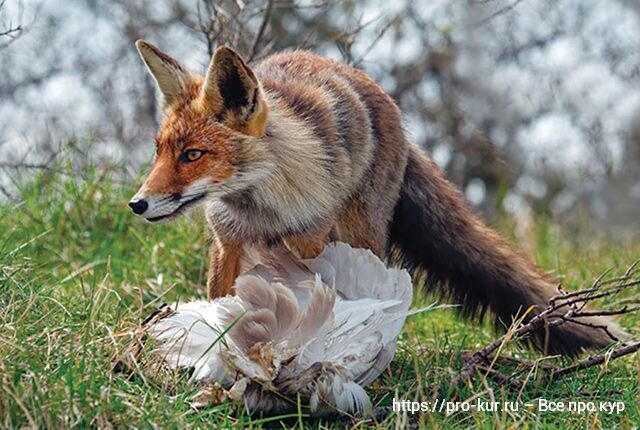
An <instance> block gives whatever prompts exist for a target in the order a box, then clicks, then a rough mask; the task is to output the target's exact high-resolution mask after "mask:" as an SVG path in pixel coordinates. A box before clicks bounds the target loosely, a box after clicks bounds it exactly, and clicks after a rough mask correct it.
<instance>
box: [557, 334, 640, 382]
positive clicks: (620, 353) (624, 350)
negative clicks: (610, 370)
mask: <svg viewBox="0 0 640 430" xmlns="http://www.w3.org/2000/svg"><path fill="white" fill-rule="evenodd" d="M638 350H640V342H634V343H631V344H629V345H625V346H621V347H619V348H616V349H614V350H613V351H611V352H609V353H607V354H602V355H597V356H595V357H591V358H589V359H587V360H584V361H581V362H579V363H576V364H573V365H571V366H567V367H563V368H561V369H557V370H555V371H554V372H553V373H552V374H551V376H550V377H549V379H550V380H551V381H556V380H558V379H560V378H562V377H563V376H566V375H569V374H571V373H575V372H577V371H579V370H583V369H587V368H589V367H593V366H598V365H600V364H602V363H605V362H607V361H609V360H614V359H616V358H619V357H624V356H625V355H629V354H633V353H634V352H636V351H638Z"/></svg>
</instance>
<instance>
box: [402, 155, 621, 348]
mask: <svg viewBox="0 0 640 430" xmlns="http://www.w3.org/2000/svg"><path fill="white" fill-rule="evenodd" d="M390 237H391V244H392V247H393V248H392V251H393V253H392V256H395V257H396V258H398V259H400V260H401V262H402V264H403V265H404V266H405V267H408V268H410V269H411V270H412V271H413V273H414V276H416V277H417V279H420V276H422V277H423V279H424V280H425V281H426V284H427V285H428V286H432V287H436V286H437V287H439V288H441V289H442V292H443V293H444V294H445V295H446V296H448V297H449V298H450V299H451V300H452V301H453V302H455V303H458V304H460V305H462V307H461V309H462V312H463V314H466V315H467V316H482V315H483V314H484V313H485V311H486V310H487V309H488V310H489V311H490V312H491V313H492V314H494V315H495V316H496V325H497V326H502V327H506V326H509V325H510V323H511V322H512V321H513V318H514V317H517V316H519V315H523V314H524V312H525V311H526V310H527V309H529V308H530V307H531V306H533V307H534V308H533V311H532V312H530V313H529V314H528V315H529V318H530V317H531V316H532V315H534V314H535V313H536V312H540V311H541V310H543V309H544V308H546V307H547V305H548V302H549V299H550V298H551V297H553V296H555V295H557V294H558V291H557V288H556V285H557V283H556V282H554V281H553V279H551V278H550V277H549V276H548V275H546V274H544V273H542V272H541V271H540V270H539V269H537V268H536V267H535V265H534V264H533V263H531V262H530V261H528V260H527V259H525V258H524V257H522V256H521V255H519V254H518V253H516V252H515V251H513V250H512V249H511V248H510V247H509V245H508V244H507V243H506V242H505V241H504V240H503V239H502V238H500V237H499V236H498V235H497V234H496V233H495V232H493V231H492V230H491V229H489V228H488V227H487V226H485V225H484V224H483V223H482V222H481V221H480V220H479V219H478V218H477V217H476V216H474V215H473V213H472V212H471V211H470V210H469V209H468V207H467V205H466V204H465V202H464V199H463V198H462V196H460V195H459V194H458V193H457V192H456V191H455V190H454V189H453V188H452V186H451V185H450V184H449V183H448V182H447V181H446V180H445V179H444V177H443V175H442V173H441V171H440V169H439V168H438V167H437V166H436V165H435V164H434V163H433V161H431V160H430V159H429V158H428V157H427V156H426V155H424V154H422V153H421V152H420V151H419V150H418V149H417V148H411V150H410V155H409V161H408V164H407V168H406V172H405V178H404V184H403V186H402V190H401V195H400V200H399V201H398V204H397V206H396V210H395V214H394V219H393V222H392V226H391V231H390ZM581 322H583V323H590V324H592V325H607V326H608V328H609V329H608V331H609V332H610V333H612V334H614V335H615V336H616V337H624V332H623V331H622V330H621V329H620V328H618V326H617V325H616V324H615V323H613V322H612V321H611V320H609V319H607V318H603V317H590V318H583V319H582V320H581ZM534 341H535V343H536V345H537V346H538V347H539V348H540V349H542V350H544V351H545V352H548V353H552V354H556V353H562V354H567V355H575V354H577V353H579V352H581V351H582V350H583V349H595V348H601V347H604V346H606V345H608V344H610V343H611V342H612V339H611V337H610V336H608V335H607V333H606V332H605V331H604V330H602V329H598V328H594V327H590V326H586V325H582V324H576V323H571V322H567V323H565V324H562V325H560V326H558V327H554V328H551V329H548V330H541V331H540V333H537V334H536V338H535V339H534Z"/></svg>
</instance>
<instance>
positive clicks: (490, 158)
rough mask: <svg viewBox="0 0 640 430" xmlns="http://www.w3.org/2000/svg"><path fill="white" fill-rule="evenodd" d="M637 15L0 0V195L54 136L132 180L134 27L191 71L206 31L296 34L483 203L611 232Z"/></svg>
mask: <svg viewBox="0 0 640 430" xmlns="http://www.w3.org/2000/svg"><path fill="white" fill-rule="evenodd" d="M639 19H640V2H638V1H635V0H610V1H607V2H604V1H600V0H565V1H562V2H557V1H554V0H460V1H448V0H418V1H410V0H396V1H392V2H379V1H374V0H300V1H294V0H244V1H243V0H22V1H20V0H4V1H0V76H1V78H0V194H1V196H0V198H2V199H9V200H10V199H15V198H16V196H17V194H16V193H15V189H16V187H15V186H14V185H15V184H14V182H15V178H16V177H17V176H23V175H24V174H25V173H24V171H27V172H29V171H32V170H38V171H40V170H43V169H44V170H46V169H48V168H50V166H52V165H54V164H55V163H53V162H52V161H53V160H54V159H55V157H56V155H57V154H58V153H59V152H60V151H63V150H64V149H67V148H69V147H71V148H73V151H72V152H73V154H74V157H75V161H76V162H78V163H82V162H84V161H87V160H88V161H91V162H96V163H98V164H118V165H121V166H122V168H121V169H120V170H119V171H120V172H121V175H122V178H121V180H122V181H124V182H125V183H130V182H131V181H132V180H133V179H134V178H139V176H140V174H141V171H142V169H143V166H144V165H145V163H148V162H149V161H150V160H151V157H152V155H153V136H154V132H155V129H156V127H157V124H158V120H159V115H160V113H159V112H158V108H157V105H156V102H155V88H154V86H153V83H152V81H151V79H150V78H149V77H148V76H147V73H146V72H145V71H144V68H143V65H142V62H141V61H140V60H139V59H138V55H137V52H136V50H135V48H134V46H133V44H134V42H135V40H137V39H138V38H145V39H148V40H150V41H152V42H153V43H154V44H156V45H158V46H159V47H160V48H161V49H163V50H165V51H166V52H168V53H170V54H171V55H173V56H174V57H176V58H178V59H179V60H180V61H182V62H184V63H185V64H186V65H188V67H190V68H191V69H192V70H194V71H197V72H200V73H202V72H203V71H204V70H205V68H206V65H207V63H208V60H209V58H210V55H211V53H212V52H213V50H214V49H215V47H216V46H218V45H220V44H228V45H230V46H233V47H234V48H236V49H237V50H239V51H240V52H241V53H242V54H243V55H244V56H245V57H246V58H247V59H250V60H251V61H254V62H255V61H259V60H260V59H261V58H262V57H264V56H266V55H268V54H269V53H270V52H273V51H278V50H283V49H294V48H306V49H312V50H314V51H316V52H319V53H322V54H324V55H327V56H329V57H332V58H335V59H338V60H341V61H344V62H348V63H351V64H353V65H355V66H357V67H360V68H363V69H364V70H366V71H367V72H368V73H370V74H371V75H372V76H373V77H374V78H375V79H376V80H377V81H378V82H379V83H380V84H381V85H382V86H383V87H384V88H385V89H386V90H387V91H388V92H389V93H390V94H391V95H392V96H393V97H394V98H395V100H397V102H398V104H399V105H400V107H401V109H402V111H403V113H404V116H405V119H406V127H407V130H408V131H409V133H410V135H411V136H412V139H413V140H414V141H415V142H416V143H417V144H418V145H420V146H422V147H424V148H425V149H427V150H428V151H429V152H430V154H431V155H432V156H433V158H434V159H435V160H436V162H437V163H438V164H439V165H440V166H441V167H442V168H443V169H445V171H446V173H447V176H448V178H449V179H450V180H451V181H453V182H454V183H455V184H456V185H457V186H459V187H460V189H461V190H462V191H463V192H464V194H465V196H466V197H467V199H468V200H469V201H470V203H471V204H473V205H474V206H476V208H477V209H478V211H480V212H481V213H482V214H483V215H484V216H485V218H487V219H489V220H493V221H495V220H497V219H499V218H500V217H501V216H502V215H504V214H508V215H512V216H513V218H515V219H516V220H518V223H519V225H526V224H527V222H529V220H531V219H536V220H538V219H540V218H541V217H542V218H547V219H549V220H551V221H553V222H558V223H561V224H564V225H566V226H568V227H569V228H571V227H572V226H579V225H584V223H585V221H586V222H587V223H588V224H589V225H590V226H591V227H593V228H594V229H596V230H597V231H600V232H604V233H606V234H614V235H615V236H614V237H623V236H628V235H629V234H630V233H633V232H635V231H637V227H638V224H639V222H640V217H638V214H637V213H638V208H640V121H639V118H640V85H639V83H640V82H639V81H640V51H639V50H638V49H637V48H638V46H640V25H639ZM86 142H91V146H89V145H88V144H87V143H86ZM64 152H65V153H68V151H64ZM18 172H20V174H19V175H18Z"/></svg>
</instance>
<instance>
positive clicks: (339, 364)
mask: <svg viewBox="0 0 640 430" xmlns="http://www.w3.org/2000/svg"><path fill="white" fill-rule="evenodd" d="M245 264H247V265H249V266H251V265H252V268H251V269H249V270H248V271H246V272H245V273H243V274H242V275H241V276H239V277H238V278H237V279H236V282H235V286H234V288H235V296H225V297H220V298H216V299H214V300H211V301H205V300H195V301H191V302H187V303H178V304H176V305H174V306H172V309H173V311H172V312H165V313H164V316H163V317H162V318H155V319H154V320H153V321H151V322H150V323H149V324H147V326H146V332H147V334H148V335H149V337H150V338H152V339H155V340H156V341H157V345H156V349H155V350H154V354H156V355H157V356H160V357H162V358H163V359H164V360H165V361H166V363H167V364H168V365H169V367H171V368H190V369H192V372H193V373H192V374H191V380H192V381H194V382H197V383H199V384H202V386H203V389H202V391H201V392H200V393H199V394H198V395H197V396H196V397H195V406H203V405H204V404H210V403H219V402H221V401H224V400H234V401H238V402H243V403H244V404H245V405H246V407H247V409H248V410H249V411H250V412H252V413H255V412H259V413H264V414H275V413H284V412H290V411H296V410H297V408H298V403H297V401H298V400H297V399H298V398H299V399H300V402H301V405H302V407H304V408H308V412H310V413H311V414H312V415H318V414H326V413H332V412H341V413H346V414H350V415H364V416H366V415H368V414H370V412H371V401H370V399H369V396H368V395H367V393H366V391H365V389H364V387H366V386H367V385H369V384H371V383H372V382H373V381H374V380H375V379H376V378H377V377H378V376H379V375H380V373H381V372H382V371H383V370H384V369H385V368H386V367H387V366H388V365H389V364H390V362H391V360H392V359H393V356H394V354H395V351H396V339H397V337H398V335H399V334H400V331H401V329H402V326H403V324H404V321H405V318H406V316H407V315H408V314H409V306H410V304H411V299H412V283H411V278H410V276H409V274H408V272H407V271H405V270H397V269H392V268H387V267H386V266H385V265H384V264H383V263H382V261H380V259H379V258H378V257H376V256H375V255H374V254H373V253H372V252H371V251H369V250H365V249H355V248H352V247H350V246H349V245H347V244H344V243H334V244H330V245H327V247H326V248H325V249H324V251H323V252H322V253H321V254H320V255H319V256H318V257H317V258H314V259H309V260H296V259H295V258H294V257H293V256H292V255H291V254H290V253H289V252H288V251H286V250H284V249H276V250H269V251H257V250H253V251H252V253H250V254H249V256H248V261H247V262H246V263H245Z"/></svg>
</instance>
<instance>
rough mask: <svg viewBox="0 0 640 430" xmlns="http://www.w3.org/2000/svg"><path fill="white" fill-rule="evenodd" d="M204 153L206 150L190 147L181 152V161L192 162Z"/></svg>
mask: <svg viewBox="0 0 640 430" xmlns="http://www.w3.org/2000/svg"><path fill="white" fill-rule="evenodd" d="M203 155H204V151H202V150H200V149H188V150H186V151H184V152H183V153H182V154H180V161H181V162H182V163H191V162H193V161H196V160H199V159H200V158H201V157H202V156H203Z"/></svg>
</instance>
